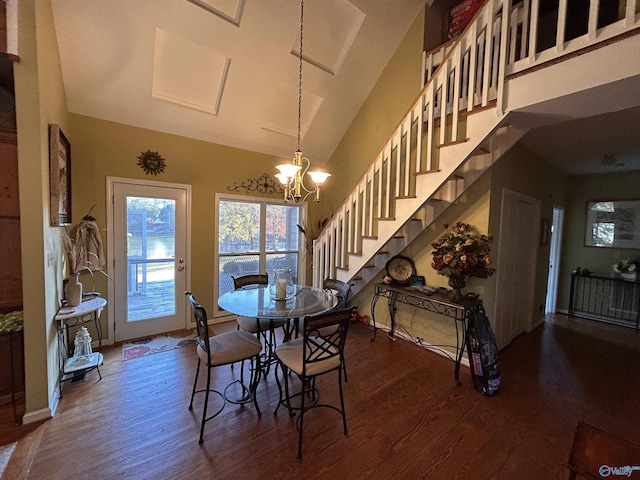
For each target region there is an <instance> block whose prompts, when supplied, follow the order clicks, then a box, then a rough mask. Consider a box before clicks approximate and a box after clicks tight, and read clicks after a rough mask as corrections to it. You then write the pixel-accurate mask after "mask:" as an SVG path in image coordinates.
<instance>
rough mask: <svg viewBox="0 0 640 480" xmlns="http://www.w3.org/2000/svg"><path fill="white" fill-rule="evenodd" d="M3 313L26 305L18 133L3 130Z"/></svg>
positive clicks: (0, 166) (0, 171) (0, 241)
mask: <svg viewBox="0 0 640 480" xmlns="http://www.w3.org/2000/svg"><path fill="white" fill-rule="evenodd" d="M0 245H2V254H1V255H0V313H3V312H8V311H11V310H20V309H21V308H22V260H21V254H20V198H19V195H18V146H17V142H16V132H7V131H2V130H0Z"/></svg>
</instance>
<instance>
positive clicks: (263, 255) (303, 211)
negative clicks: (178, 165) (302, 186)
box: [213, 193, 307, 319]
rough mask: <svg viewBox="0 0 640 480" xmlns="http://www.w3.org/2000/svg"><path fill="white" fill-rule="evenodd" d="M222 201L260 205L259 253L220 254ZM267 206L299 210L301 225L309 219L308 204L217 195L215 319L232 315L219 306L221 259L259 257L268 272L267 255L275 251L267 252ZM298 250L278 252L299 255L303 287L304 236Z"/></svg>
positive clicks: (299, 273)
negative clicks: (246, 256) (241, 256)
mask: <svg viewBox="0 0 640 480" xmlns="http://www.w3.org/2000/svg"><path fill="white" fill-rule="evenodd" d="M221 201H234V202H242V203H258V204H259V205H260V246H259V250H258V252H257V253H253V252H232V253H229V254H224V255H221V254H220V225H219V221H220V202H221ZM267 205H276V206H287V207H296V208H298V209H299V215H298V222H299V224H300V225H302V224H304V223H305V221H306V218H307V204H306V202H300V203H293V204H290V203H286V202H284V201H283V200H281V199H276V198H265V197H252V196H248V195H232V194H226V193H216V196H215V217H214V246H213V248H214V267H213V271H214V273H215V275H214V277H215V278H214V281H213V301H214V309H213V311H214V314H213V318H218V319H219V318H221V317H228V316H229V315H231V314H230V313H229V312H227V311H226V310H222V309H221V308H220V307H219V306H218V298H219V292H220V259H221V258H222V257H226V256H240V255H256V256H258V265H259V270H260V272H264V271H266V261H267V255H272V254H273V253H274V252H273V251H268V252H267V251H266V239H267V236H266V233H265V232H266V209H267ZM297 247H298V248H297V250H289V249H287V250H278V253H285V254H286V253H297V254H298V283H299V284H301V285H305V284H306V268H305V254H306V251H305V249H304V238H303V236H302V235H299V234H298V235H297Z"/></svg>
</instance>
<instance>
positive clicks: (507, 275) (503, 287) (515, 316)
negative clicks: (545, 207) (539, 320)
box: [494, 190, 540, 348]
mask: <svg viewBox="0 0 640 480" xmlns="http://www.w3.org/2000/svg"><path fill="white" fill-rule="evenodd" d="M539 223H540V202H539V201H538V200H536V199H535V198H531V197H526V196H524V195H521V194H518V193H516V192H512V191H509V190H505V191H504V192H503V196H502V215H501V219H500V242H499V247H498V258H497V261H498V271H497V275H498V278H497V282H498V290H497V292H496V307H495V313H494V317H495V334H496V339H497V340H498V345H499V346H500V348H503V347H504V346H506V345H508V344H509V343H510V342H511V340H513V339H514V338H515V337H517V336H518V335H520V334H521V333H522V332H525V331H528V330H529V328H530V327H531V324H532V312H533V289H534V286H535V267H536V257H537V254H538V234H537V233H538V228H539Z"/></svg>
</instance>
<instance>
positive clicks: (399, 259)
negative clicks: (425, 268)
mask: <svg viewBox="0 0 640 480" xmlns="http://www.w3.org/2000/svg"><path fill="white" fill-rule="evenodd" d="M385 268H386V270H387V276H388V277H390V278H391V281H392V283H395V284H396V285H409V284H410V283H411V276H412V275H415V274H416V266H415V264H414V263H413V260H411V259H410V258H409V257H403V256H402V255H396V256H395V257H393V258H391V259H390V260H389V261H388V262H387V265H386V267H385Z"/></svg>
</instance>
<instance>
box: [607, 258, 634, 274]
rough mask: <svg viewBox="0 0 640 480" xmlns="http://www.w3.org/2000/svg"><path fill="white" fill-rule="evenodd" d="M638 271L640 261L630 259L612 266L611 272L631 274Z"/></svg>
mask: <svg viewBox="0 0 640 480" xmlns="http://www.w3.org/2000/svg"><path fill="white" fill-rule="evenodd" d="M639 269H640V261H638V260H637V259H635V258H634V259H632V258H625V259H624V260H619V261H618V262H616V263H614V264H613V271H614V272H616V273H632V272H635V271H637V270H639Z"/></svg>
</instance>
